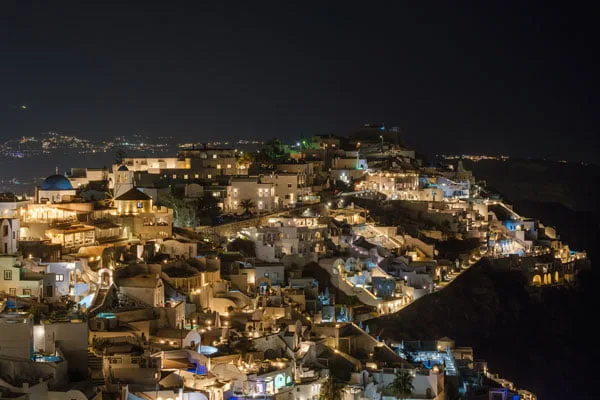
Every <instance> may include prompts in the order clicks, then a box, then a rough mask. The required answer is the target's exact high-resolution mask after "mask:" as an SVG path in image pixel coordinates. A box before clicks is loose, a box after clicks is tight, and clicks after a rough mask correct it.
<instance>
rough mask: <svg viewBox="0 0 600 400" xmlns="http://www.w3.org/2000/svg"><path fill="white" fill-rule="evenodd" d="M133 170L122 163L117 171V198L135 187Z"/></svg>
mask: <svg viewBox="0 0 600 400" xmlns="http://www.w3.org/2000/svg"><path fill="white" fill-rule="evenodd" d="M133 186H134V185H133V172H132V171H130V170H129V168H127V167H126V166H125V165H121V166H120V167H119V168H118V169H117V171H116V172H115V196H114V197H115V199H116V198H117V197H119V196H120V195H122V194H123V193H126V192H128V191H129V190H131V189H133Z"/></svg>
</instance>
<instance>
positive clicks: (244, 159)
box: [235, 153, 252, 169]
mask: <svg viewBox="0 0 600 400" xmlns="http://www.w3.org/2000/svg"><path fill="white" fill-rule="evenodd" d="M235 163H236V165H237V167H238V169H248V168H250V165H252V156H251V155H250V153H244V154H242V155H241V156H239V157H238V158H237V160H235Z"/></svg>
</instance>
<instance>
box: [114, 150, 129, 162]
mask: <svg viewBox="0 0 600 400" xmlns="http://www.w3.org/2000/svg"><path fill="white" fill-rule="evenodd" d="M125 157H127V153H125V150H123V149H118V150H117V152H116V153H115V163H116V164H117V165H121V164H123V160H124V159H125Z"/></svg>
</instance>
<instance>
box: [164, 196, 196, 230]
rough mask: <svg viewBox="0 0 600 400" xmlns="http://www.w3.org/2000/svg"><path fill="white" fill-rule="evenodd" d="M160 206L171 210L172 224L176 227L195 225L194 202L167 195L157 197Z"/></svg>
mask: <svg viewBox="0 0 600 400" xmlns="http://www.w3.org/2000/svg"><path fill="white" fill-rule="evenodd" d="M158 203H159V204H160V205H164V206H167V207H169V208H172V209H173V224H174V225H175V226H178V227H190V226H195V225H196V208H197V204H196V203H195V202H187V201H185V200H183V199H181V198H179V197H176V196H175V195H173V193H169V194H166V195H160V196H159V197H158Z"/></svg>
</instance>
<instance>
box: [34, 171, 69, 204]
mask: <svg viewBox="0 0 600 400" xmlns="http://www.w3.org/2000/svg"><path fill="white" fill-rule="evenodd" d="M75 194H76V191H75V189H73V186H71V182H70V181H69V179H67V177H65V176H64V175H58V174H56V175H50V176H49V177H47V178H46V179H44V181H43V182H42V184H41V185H40V186H39V187H36V193H35V200H36V203H63V202H68V201H71V200H72V199H73V197H75Z"/></svg>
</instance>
